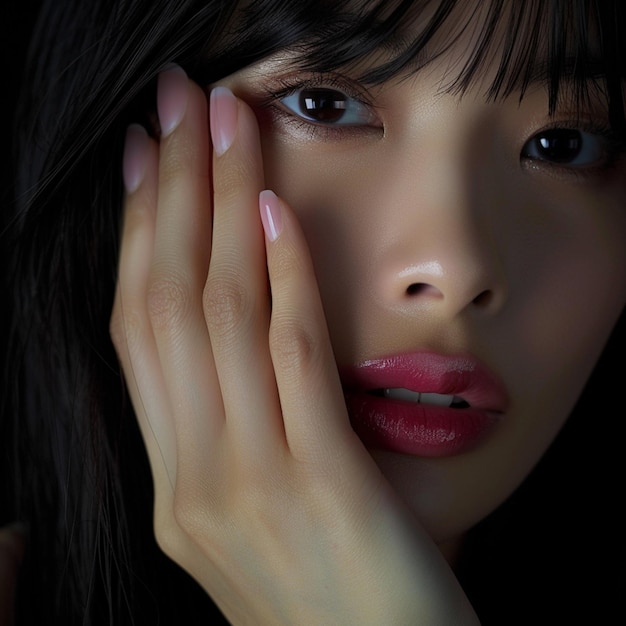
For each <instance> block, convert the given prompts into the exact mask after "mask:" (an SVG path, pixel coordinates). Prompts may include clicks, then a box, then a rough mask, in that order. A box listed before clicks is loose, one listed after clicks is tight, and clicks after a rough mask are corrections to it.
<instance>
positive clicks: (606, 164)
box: [520, 120, 626, 179]
mask: <svg viewBox="0 0 626 626" xmlns="http://www.w3.org/2000/svg"><path fill="white" fill-rule="evenodd" d="M550 131H574V132H577V133H580V134H581V135H588V136H590V137H593V139H594V140H596V141H598V142H600V143H601V145H600V146H599V150H600V151H601V155H600V158H599V159H598V161H597V162H595V163H590V164H580V165H576V164H568V163H564V164H560V163H558V162H555V161H550V160H548V159H542V158H537V157H532V156H524V154H523V153H520V163H521V164H522V166H523V167H525V168H527V169H532V170H535V169H541V170H543V171H547V172H548V173H549V174H551V175H554V176H557V177H567V176H569V177H575V178H578V179H589V178H594V177H598V176H600V175H602V174H604V173H610V172H611V171H612V170H613V168H614V167H615V166H617V165H619V164H620V161H621V159H622V157H623V156H624V155H625V154H626V138H624V137H623V136H622V135H620V134H619V133H618V132H616V131H615V130H613V129H612V128H611V127H610V126H609V125H608V124H606V125H603V124H599V123H596V122H591V121H581V120H555V121H554V122H552V123H550V124H549V125H547V126H545V127H544V128H542V129H541V130H539V131H537V132H535V133H534V134H533V135H532V136H531V137H530V138H529V139H527V140H526V142H525V143H524V146H523V148H522V152H523V151H524V150H525V149H526V146H528V145H529V143H530V142H531V141H533V140H534V139H537V138H538V137H540V136H541V135H542V134H545V133H548V132H550ZM582 139H583V141H584V140H585V138H584V137H582Z"/></svg>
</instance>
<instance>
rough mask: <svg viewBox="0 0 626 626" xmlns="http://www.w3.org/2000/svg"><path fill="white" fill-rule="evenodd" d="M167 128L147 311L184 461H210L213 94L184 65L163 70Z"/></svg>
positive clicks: (214, 394)
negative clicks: (207, 300) (207, 315)
mask: <svg viewBox="0 0 626 626" xmlns="http://www.w3.org/2000/svg"><path fill="white" fill-rule="evenodd" d="M158 109H159V119H160V123H161V128H162V133H163V134H162V137H161V145H160V162H159V183H158V206H157V212H156V233H155V244H154V258H153V264H152V268H151V271H150V278H149V286H148V312H149V315H150V320H151V323H152V327H153V331H154V335H155V340H156V345H157V349H158V352H159V357H160V360H161V366H162V369H163V378H164V383H165V386H166V388H167V391H168V395H169V397H170V402H171V407H172V410H173V411H174V413H175V416H176V419H175V427H176V434H177V438H178V444H177V445H178V449H179V450H181V451H182V450H184V451H185V454H184V458H183V455H181V456H179V458H178V462H179V464H180V463H181V462H184V463H191V462H192V461H193V462H198V463H201V464H203V463H205V462H206V461H208V460H210V458H211V457H212V454H211V451H212V450H213V449H215V446H216V444H217V441H218V440H219V433H220V431H221V427H222V425H223V408H222V402H221V394H220V390H219V385H218V380H217V376H216V374H215V367H214V363H213V354H212V349H211V344H210V341H209V335H208V331H207V328H206V323H205V320H204V313H203V308H202V291H203V288H204V284H205V281H206V276H207V271H208V265H209V258H210V252H211V206H210V185H209V144H208V142H209V139H208V112H207V103H206V97H205V95H204V93H203V92H202V90H201V89H200V88H199V87H198V86H197V85H196V84H194V83H192V82H191V81H189V80H188V78H187V76H186V75H185V73H184V72H183V70H182V69H181V68H179V67H174V68H171V69H170V70H167V71H166V72H164V73H162V74H161V76H160V77H159V86H158Z"/></svg>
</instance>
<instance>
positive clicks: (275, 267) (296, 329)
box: [259, 191, 362, 462]
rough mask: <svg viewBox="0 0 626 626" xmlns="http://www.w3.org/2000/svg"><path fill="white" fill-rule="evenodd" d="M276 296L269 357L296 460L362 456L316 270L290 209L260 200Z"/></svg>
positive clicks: (268, 198) (271, 198)
mask: <svg viewBox="0 0 626 626" xmlns="http://www.w3.org/2000/svg"><path fill="white" fill-rule="evenodd" d="M259 209H260V211H261V217H262V221H263V225H264V227H265V230H266V233H267V259H268V269H269V276H270V284H271V289H272V318H271V325H270V350H271V356H272V362H273V366H274V372H275V375H276V380H277V383H278V390H279V394H280V404H281V407H282V412H283V418H284V423H285V430H286V434H287V440H288V443H289V449H290V451H291V453H292V454H293V455H294V456H295V457H297V458H300V459H306V458H312V459H315V460H316V461H317V462H319V461H320V455H321V457H323V458H324V459H328V458H331V459H339V458H341V457H343V456H344V453H345V451H346V450H350V449H352V450H355V449H357V450H358V451H359V454H361V452H362V446H360V445H355V444H357V438H356V435H355V434H354V432H353V431H352V428H351V427H350V422H349V419H348V414H347V410H346V407H345V401H344V396H343V391H342V388H341V383H340V380H339V374H338V372H337V366H336V363H335V359H334V356H333V351H332V346H331V343H330V338H329V334H328V329H327V325H326V320H325V316H324V311H323V307H322V302H321V298H320V295H319V290H318V287H317V281H316V278H315V273H314V269H313V264H312V261H311V257H310V254H309V251H308V246H307V244H306V241H305V238H304V235H303V233H302V231H301V229H300V227H299V224H298V221H297V219H296V217H295V215H294V213H293V212H292V211H291V210H290V208H289V206H288V205H287V204H286V203H285V202H283V201H282V200H281V199H279V198H278V197H277V196H276V195H275V194H274V193H273V192H271V191H264V192H262V193H261V194H260V197H259Z"/></svg>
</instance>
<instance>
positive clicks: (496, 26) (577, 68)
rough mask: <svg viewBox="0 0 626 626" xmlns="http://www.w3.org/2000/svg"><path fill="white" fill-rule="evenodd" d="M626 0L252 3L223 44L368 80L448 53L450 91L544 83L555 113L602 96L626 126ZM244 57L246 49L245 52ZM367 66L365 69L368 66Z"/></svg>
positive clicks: (503, 92)
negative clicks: (285, 54)
mask: <svg viewBox="0 0 626 626" xmlns="http://www.w3.org/2000/svg"><path fill="white" fill-rule="evenodd" d="M625 7H626V4H625V3H622V2H621V1H620V0H525V1H524V2H512V1H507V0H490V1H481V2H466V1H462V0H361V1H355V0H347V1H341V0H335V1H334V2H320V1H319V0H318V1H314V2H310V1H309V2H302V1H300V2H297V3H296V2H283V3H276V2H268V1H260V2H250V3H249V4H248V5H247V6H244V7H242V8H241V9H240V13H239V14H238V16H237V20H236V21H237V24H238V27H237V29H236V30H235V31H234V33H233V36H232V37H229V38H227V42H228V43H227V44H226V47H225V48H224V50H223V53H222V55H221V56H222V59H223V63H222V67H223V68H224V70H225V71H224V75H227V74H228V73H232V71H235V70H236V69H237V68H234V67H232V66H229V62H228V59H229V58H231V59H232V58H233V56H232V51H233V49H235V50H238V51H239V52H240V51H241V49H242V48H247V49H248V50H249V58H250V62H254V61H257V60H260V59H261V58H263V57H267V56H269V55H271V54H272V53H276V52H278V51H279V50H285V51H288V52H289V54H292V55H293V57H294V59H293V61H292V63H293V64H294V65H295V67H296V68H298V69H301V70H303V71H308V72H315V73H326V72H337V71H341V72H349V73H350V75H351V76H353V77H354V78H355V79H356V80H359V81H361V82H363V83H364V84H366V85H375V84H380V83H383V82H385V81H387V80H390V79H392V78H396V77H399V78H406V77H409V76H411V75H412V74H414V73H415V72H417V71H419V70H421V69H423V68H424V67H426V66H427V65H428V64H429V63H431V62H432V61H433V60H435V59H441V58H445V60H446V62H447V67H448V71H447V77H446V80H445V81H444V83H443V85H442V91H444V92H449V93H454V94H458V95H459V96H461V95H463V94H464V93H465V92H466V91H467V90H468V89H470V87H472V88H473V87H475V86H478V87H479V88H481V89H483V90H484V95H485V98H486V99H487V100H490V101H496V100H499V99H503V98H506V97H509V96H511V95H514V94H515V95H519V98H520V100H521V99H522V98H523V96H524V93H525V92H526V91H527V89H528V87H529V86H530V85H533V84H540V85H543V86H544V87H545V88H546V90H547V93H548V102H549V105H548V106H549V114H550V115H553V114H554V113H555V111H556V110H557V108H558V106H559V104H560V102H563V101H565V102H567V103H568V108H570V109H571V107H572V105H573V106H574V107H575V108H577V109H579V110H581V109H585V108H587V107H588V106H589V104H590V102H594V103H596V108H597V103H598V101H600V102H601V103H602V105H603V106H606V107H607V108H608V111H609V117H610V121H611V124H612V126H613V127H614V128H615V129H616V130H621V131H622V132H623V131H624V100H623V91H622V86H623V80H624V77H625V75H626V46H625V44H624V36H623V33H624V32H625V31H626V8H625ZM239 60H241V56H239ZM363 68H365V69H363Z"/></svg>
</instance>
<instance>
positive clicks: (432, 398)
mask: <svg viewBox="0 0 626 626" xmlns="http://www.w3.org/2000/svg"><path fill="white" fill-rule="evenodd" d="M453 400H454V396H447V395H443V394H441V393H422V394H420V404H437V405H439V406H450V405H451V404H452V402H453Z"/></svg>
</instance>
